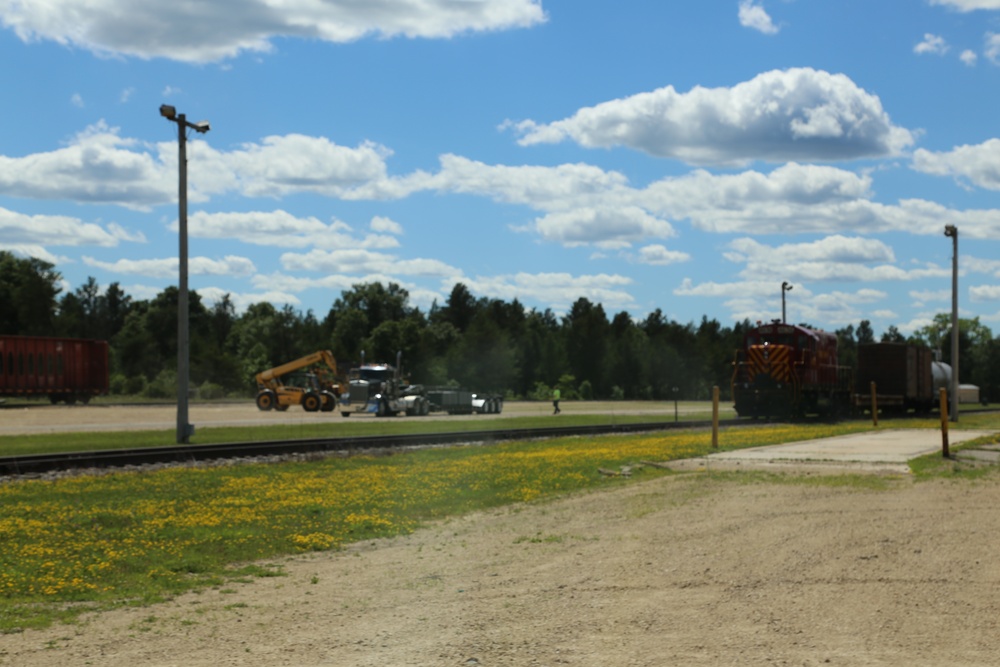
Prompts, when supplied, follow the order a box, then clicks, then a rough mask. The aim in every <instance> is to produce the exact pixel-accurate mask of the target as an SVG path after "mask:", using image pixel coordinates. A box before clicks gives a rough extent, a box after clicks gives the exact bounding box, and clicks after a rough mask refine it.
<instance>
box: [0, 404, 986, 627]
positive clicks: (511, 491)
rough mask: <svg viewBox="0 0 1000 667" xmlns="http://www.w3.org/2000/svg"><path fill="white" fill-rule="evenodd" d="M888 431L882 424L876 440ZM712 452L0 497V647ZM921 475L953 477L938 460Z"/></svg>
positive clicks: (511, 446) (747, 435) (481, 458)
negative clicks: (91, 613)
mask: <svg viewBox="0 0 1000 667" xmlns="http://www.w3.org/2000/svg"><path fill="white" fill-rule="evenodd" d="M962 425H963V427H967V428H984V429H1000V418H997V417H995V416H993V415H981V416H978V417H969V418H967V419H965V418H964V421H963V424H962ZM892 426H893V425H892V424H891V422H890V423H887V422H884V421H883V422H882V425H881V428H892ZM905 426H906V427H909V428H912V427H915V426H921V427H926V428H935V427H937V426H938V423H937V422H936V421H935V420H927V421H923V422H920V423H919V424H915V423H914V422H912V421H908V422H906V423H905ZM871 429H872V426H871V425H870V424H869V423H863V422H852V423H845V424H838V425H798V426H789V425H775V426H762V427H755V428H740V427H735V428H731V429H725V430H723V432H722V435H721V438H720V446H721V447H722V448H724V449H736V448H743V447H752V446H759V445H766V444H777V443H781V442H788V441H792V440H798V439H805V438H815V437H824V436H831V435H840V434H845V433H852V432H863V431H867V430H871ZM710 451H711V437H710V433H709V432H708V431H707V430H705V429H699V430H685V431H680V432H668V433H656V434H643V435H633V436H605V437H592V438H561V439H554V440H547V441H534V442H510V443H502V444H497V445H492V446H464V447H446V448H431V449H425V450H418V451H409V452H405V453H400V454H395V455H389V456H356V457H350V458H326V459H321V460H316V461H312V462H308V463H281V464H267V465H264V464H255V465H242V466H228V467H217V468H191V469H189V468H172V469H167V470H162V471H158V472H148V473H137V472H133V473H117V474H110V475H104V476H79V477H71V478H64V479H60V480H57V481H40V480H29V481H16V482H10V483H5V484H2V485H0V542H2V543H3V544H4V549H3V550H2V552H0V632H15V631H18V630H20V629H23V628H28V627H41V626H45V625H48V624H50V623H52V622H54V621H57V620H63V621H72V620H73V619H74V618H76V617H77V616H78V615H79V614H80V613H82V612H84V611H88V610H99V609H104V608H110V607H113V606H117V605H123V604H140V605H141V604H148V603H152V602H155V601H158V600H163V599H166V598H169V597H171V596H173V595H176V594H178V593H180V592H183V591H186V590H191V589H196V588H204V587H210V586H221V585H223V584H224V583H225V582H226V581H230V580H233V579H241V580H245V579H248V578H252V577H256V576H280V574H281V567H280V564H269V565H260V564H254V563H255V562H260V561H261V560H262V559H269V558H275V557H279V556H283V555H287V554H293V553H297V552H303V551H324V550H331V549H337V548H339V547H341V546H342V545H344V544H347V543H351V542H355V541H360V540H365V539H371V538H375V537H385V536H392V535H398V534H403V533H408V532H410V531H413V530H414V529H416V528H417V527H419V526H420V525H421V524H423V523H425V522H428V521H432V520H436V519H439V518H442V517H447V516H454V515H458V514H462V513H465V512H469V511H474V510H480V509H484V508H490V507H496V506H500V505H506V504H511V503H523V502H538V501H543V500H546V499H550V498H553V497H556V496H559V495H562V494H566V493H572V492H580V491H586V490H593V489H599V488H603V487H608V486H613V485H618V484H625V483H629V482H630V481H631V480H635V479H648V478H650V477H652V476H657V475H665V474H671V473H668V472H665V471H663V470H660V469H657V468H653V467H640V468H638V470H637V472H636V474H635V475H633V476H632V477H631V478H625V477H608V476H605V475H602V474H600V473H599V472H598V469H599V468H603V469H608V470H619V469H620V468H621V467H622V466H628V465H634V464H636V463H638V462H641V461H667V460H672V459H680V458H689V457H693V456H698V455H703V454H706V453H709V452H710ZM923 474H925V475H942V474H948V475H961V474H962V473H960V472H956V469H955V468H954V467H949V466H948V465H947V462H944V463H942V462H940V461H939V462H937V463H934V464H927V465H926V466H925V467H924V469H923ZM831 481H833V480H825V481H822V482H813V483H831Z"/></svg>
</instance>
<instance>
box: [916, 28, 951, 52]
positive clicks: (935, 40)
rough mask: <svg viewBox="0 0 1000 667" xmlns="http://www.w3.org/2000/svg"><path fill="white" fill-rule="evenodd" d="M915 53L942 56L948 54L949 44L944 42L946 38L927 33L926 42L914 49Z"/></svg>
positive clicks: (925, 35)
mask: <svg viewBox="0 0 1000 667" xmlns="http://www.w3.org/2000/svg"><path fill="white" fill-rule="evenodd" d="M913 52H914V53H933V54H935V55H939V56H941V55H944V54H945V53H947V52H948V44H947V43H946V42H945V41H944V37H941V36H939V35H934V34H932V33H929V32H926V33H924V40H923V41H922V42H920V43H919V44H917V45H916V46H914V47H913Z"/></svg>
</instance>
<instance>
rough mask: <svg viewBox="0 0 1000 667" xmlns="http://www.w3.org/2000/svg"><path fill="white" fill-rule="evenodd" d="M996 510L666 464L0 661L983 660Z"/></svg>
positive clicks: (39, 641)
mask: <svg viewBox="0 0 1000 667" xmlns="http://www.w3.org/2000/svg"><path fill="white" fill-rule="evenodd" d="M742 479H744V480H747V479H748V478H746V477H745V476H743V477H742ZM998 505H1000V486H998V485H996V484H995V481H990V482H980V483H975V484H973V483H964V482H963V483H955V482H932V483H921V484H915V483H913V482H912V481H909V480H905V479H899V480H897V481H895V482H894V483H893V487H892V488H891V489H890V490H886V491H869V490H859V489H857V488H845V487H830V486H824V485H819V484H816V483H810V484H790V483H774V482H754V483H743V482H740V481H733V480H720V479H717V478H712V477H706V476H705V475H702V474H697V473H690V474H682V475H676V476H672V477H668V478H661V479H657V480H653V481H646V482H641V483H632V484H629V485H627V486H624V487H621V488H617V489H613V490H605V491H600V492H594V493H589V494H582V495H577V496H573V497H569V498H566V499H562V500H559V501H556V502H549V503H541V504H531V505H522V506H517V507H511V508H506V509H503V510H498V511H494V512H487V513H479V514H475V515H471V516H467V517H462V518H459V519H453V520H450V521H446V522H442V523H440V524H437V525H434V526H431V527H429V528H426V529H423V530H420V531H418V532H416V533H414V534H412V535H410V536H407V537H402V538H395V539H391V540H383V541H376V542H367V543H364V544H360V545H355V546H352V547H350V548H348V549H346V550H344V551H340V552H334V553H322V554H316V555H310V556H304V557H296V558H290V559H287V560H283V561H281V564H282V566H283V567H284V570H285V571H286V573H287V576H284V577H279V578H273V579H260V580H256V581H254V582H252V583H244V584H231V585H227V586H225V587H221V588H218V589H213V590H207V591H204V592H202V593H198V594H187V595H184V596H181V597H179V598H177V599H175V600H173V601H170V602H168V603H164V604H160V605H155V606H152V607H145V608H136V609H122V610H117V611H113V612H108V613H103V614H98V615H92V616H89V617H86V618H84V620H83V622H82V623H81V624H79V625H75V626H61V627H54V628H51V629H48V630H44V631H28V632H24V633H21V634H15V635H6V636H0V664H2V665H18V666H24V667H30V666H36V665H37V666H43V665H44V666H46V667H48V666H50V665H53V664H58V665H62V666H70V665H107V666H118V665H120V666H123V667H125V666H127V667H134V666H135V665H162V666H168V665H177V666H180V665H184V666H191V665H206V666H208V665H212V666H217V665H246V666H261V667H264V666H272V665H303V666H310V665H330V666H343V665H353V666H358V667H363V666H373V667H374V666H378V667H385V666H396V665H428V666H430V665H455V666H459V665H465V666H469V665H483V666H490V665H507V666H511V667H513V666H521V665H587V666H593V667H606V666H609V665H616V666H617V665H648V666H651V667H652V666H662V665H720V664H740V665H784V664H789V665H829V664H833V665H837V664H839V665H914V664H918V665H995V664H996V660H997V658H996V656H997V655H1000V632H998V627H997V626H998V623H1000V586H998V584H1000V566H998V564H997V544H998V540H997V535H998V531H1000V512H997V509H996V508H997V507H998Z"/></svg>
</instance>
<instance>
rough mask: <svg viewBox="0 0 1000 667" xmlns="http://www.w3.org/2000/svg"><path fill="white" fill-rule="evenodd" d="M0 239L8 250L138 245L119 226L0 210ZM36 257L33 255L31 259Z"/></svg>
mask: <svg viewBox="0 0 1000 667" xmlns="http://www.w3.org/2000/svg"><path fill="white" fill-rule="evenodd" d="M0 239H2V242H3V245H4V246H5V247H8V246H28V245H39V246H103V247H114V246H117V245H118V243H119V242H120V241H136V242H142V241H144V240H145V237H143V236H142V234H131V233H129V232H127V231H126V230H124V229H123V228H122V227H120V226H119V225H114V224H112V225H108V227H107V229H105V228H104V227H101V226H100V225H97V224H94V223H90V222H83V221H82V220H79V219H77V218H72V217H68V216H62V215H25V214H23V213H18V212H16V211H11V210H9V209H6V208H3V207H0ZM34 256H37V255H34Z"/></svg>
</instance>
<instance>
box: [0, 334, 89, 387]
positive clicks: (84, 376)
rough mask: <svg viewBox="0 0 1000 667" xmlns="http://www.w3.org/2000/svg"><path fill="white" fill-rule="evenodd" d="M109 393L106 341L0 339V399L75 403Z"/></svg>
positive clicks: (16, 337)
mask: <svg viewBox="0 0 1000 667" xmlns="http://www.w3.org/2000/svg"><path fill="white" fill-rule="evenodd" d="M107 393H108V343H107V341H103V340H87V339H82V338H49V337H43V336H0V396H47V397H48V398H49V400H50V401H51V402H52V403H59V402H60V401H62V402H65V403H68V404H73V403H76V402H78V401H79V402H81V403H87V402H89V401H90V399H91V398H92V397H94V396H98V395H102V394H107Z"/></svg>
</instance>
